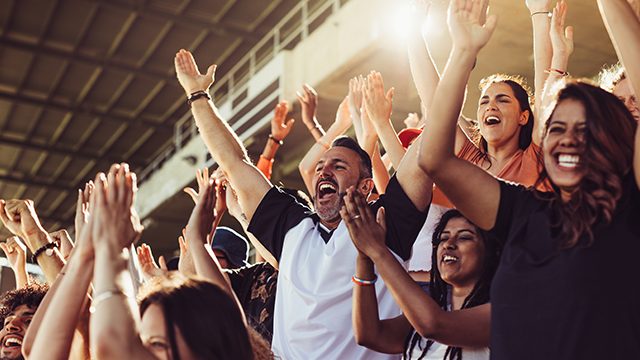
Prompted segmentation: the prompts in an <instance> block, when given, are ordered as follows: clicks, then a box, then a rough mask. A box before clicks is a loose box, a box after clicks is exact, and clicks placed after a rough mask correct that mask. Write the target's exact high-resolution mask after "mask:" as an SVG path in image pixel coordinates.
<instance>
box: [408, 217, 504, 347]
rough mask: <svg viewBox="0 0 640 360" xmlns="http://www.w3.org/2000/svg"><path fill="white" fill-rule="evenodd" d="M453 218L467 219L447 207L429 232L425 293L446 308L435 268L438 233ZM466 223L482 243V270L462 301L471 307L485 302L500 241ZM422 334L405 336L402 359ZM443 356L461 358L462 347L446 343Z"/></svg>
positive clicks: (446, 292)
mask: <svg viewBox="0 0 640 360" xmlns="http://www.w3.org/2000/svg"><path fill="white" fill-rule="evenodd" d="M455 218H463V219H465V220H467V218H465V217H464V215H462V213H460V211H458V210H455V209H453V210H449V211H447V212H445V213H444V214H442V217H441V218H440V222H438V225H437V226H436V228H435V230H434V231H433V237H432V244H433V251H432V252H431V264H432V266H431V282H430V283H429V294H430V295H431V297H432V298H433V300H435V302H436V303H438V305H439V306H440V307H441V308H442V309H444V310H447V305H448V298H449V287H450V285H449V284H447V283H446V282H445V281H444V280H442V276H441V275H440V270H439V269H438V266H437V264H438V261H439V259H438V251H437V249H438V246H439V245H440V243H441V242H442V232H444V229H445V228H446V227H447V224H448V223H449V220H451V219H455ZM467 222H469V224H471V225H472V226H473V227H474V228H475V230H476V234H478V236H479V237H480V238H481V239H482V243H483V244H484V260H483V262H482V270H481V272H480V277H479V278H478V281H477V282H476V284H475V285H474V286H473V289H472V290H471V293H470V294H469V295H468V296H467V297H466V298H465V299H464V302H463V303H462V309H467V308H472V307H475V306H478V305H482V304H485V303H487V302H489V300H490V298H491V296H490V289H491V281H492V280H493V275H494V274H495V273H496V269H497V268H498V264H499V263H500V251H501V247H500V243H498V241H497V240H496V239H495V238H494V237H493V236H492V235H490V234H489V233H488V232H487V231H484V230H482V229H480V228H479V227H477V226H476V225H475V224H473V223H471V222H470V221H469V220H467ZM421 339H422V337H421V336H420V334H418V333H417V332H415V331H412V332H411V333H410V334H409V336H408V337H407V341H406V342H405V345H404V358H405V359H410V358H411V354H412V352H413V351H414V349H415V347H416V344H418V343H419V342H420V340H421ZM433 343H434V341H433V340H428V341H427V346H425V347H424V349H422V354H421V355H420V357H419V358H418V359H422V358H423V357H425V355H426V354H427V351H429V348H430V347H431V345H433ZM447 357H448V358H449V359H451V360H453V359H454V358H455V359H458V360H461V359H462V348H459V347H453V346H449V347H448V348H447V351H446V353H445V355H444V359H447Z"/></svg>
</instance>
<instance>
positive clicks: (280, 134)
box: [220, 100, 295, 216]
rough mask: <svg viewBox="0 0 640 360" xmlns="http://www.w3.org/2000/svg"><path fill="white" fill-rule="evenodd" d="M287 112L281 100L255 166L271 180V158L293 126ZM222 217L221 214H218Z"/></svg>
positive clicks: (285, 103) (287, 106) (286, 105)
mask: <svg viewBox="0 0 640 360" xmlns="http://www.w3.org/2000/svg"><path fill="white" fill-rule="evenodd" d="M288 112H289V103H287V102H286V101H285V100H282V101H281V102H280V103H279V104H278V105H276V109H275V110H274V112H273V118H272V119H271V134H270V135H269V139H268V140H267V143H266V144H265V145H264V150H263V151H262V155H260V159H259V160H258V163H257V164H256V167H257V168H258V169H259V170H260V171H262V173H263V174H264V176H265V177H266V178H267V179H269V180H271V168H272V167H273V158H274V157H275V156H276V152H277V151H278V148H279V147H280V145H281V144H282V143H283V140H284V139H285V138H286V137H287V135H289V132H290V131H291V127H292V126H293V123H294V121H295V120H294V119H290V120H289V121H287V113H288ZM220 216H222V214H220Z"/></svg>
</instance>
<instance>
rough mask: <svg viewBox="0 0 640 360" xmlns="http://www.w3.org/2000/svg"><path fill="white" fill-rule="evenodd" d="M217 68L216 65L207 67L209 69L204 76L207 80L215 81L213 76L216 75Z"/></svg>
mask: <svg viewBox="0 0 640 360" xmlns="http://www.w3.org/2000/svg"><path fill="white" fill-rule="evenodd" d="M217 68H218V65H215V64H214V65H211V66H209V68H208V69H207V74H206V75H205V76H206V77H207V78H210V79H211V80H215V75H216V69H217Z"/></svg>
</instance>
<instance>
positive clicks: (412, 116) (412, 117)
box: [403, 113, 420, 129]
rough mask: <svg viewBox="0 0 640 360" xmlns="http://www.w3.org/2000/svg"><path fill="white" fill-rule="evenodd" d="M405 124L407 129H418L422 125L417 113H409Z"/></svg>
mask: <svg viewBox="0 0 640 360" xmlns="http://www.w3.org/2000/svg"><path fill="white" fill-rule="evenodd" d="M403 122H404V125H405V126H406V127H407V129H417V128H418V127H419V124H420V116H418V114H417V113H409V115H407V118H406V119H404V121H403Z"/></svg>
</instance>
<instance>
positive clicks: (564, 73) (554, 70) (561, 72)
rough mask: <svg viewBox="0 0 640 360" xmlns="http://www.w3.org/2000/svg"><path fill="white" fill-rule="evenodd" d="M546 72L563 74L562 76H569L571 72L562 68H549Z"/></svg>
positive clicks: (557, 74)
mask: <svg viewBox="0 0 640 360" xmlns="http://www.w3.org/2000/svg"><path fill="white" fill-rule="evenodd" d="M544 72H545V73H547V74H551V75H556V76H561V77H567V76H569V75H570V74H569V72H567V71H562V70H557V69H549V70H545V71H544Z"/></svg>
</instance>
